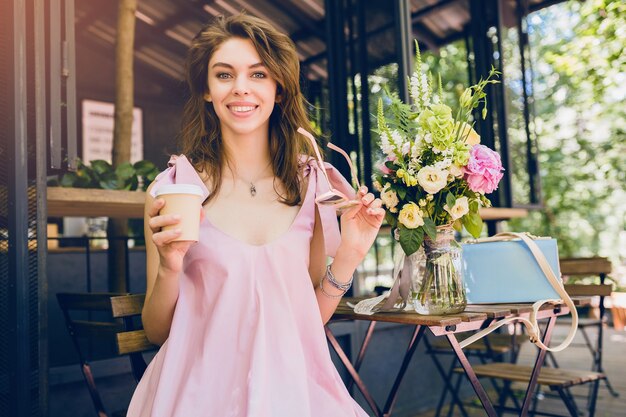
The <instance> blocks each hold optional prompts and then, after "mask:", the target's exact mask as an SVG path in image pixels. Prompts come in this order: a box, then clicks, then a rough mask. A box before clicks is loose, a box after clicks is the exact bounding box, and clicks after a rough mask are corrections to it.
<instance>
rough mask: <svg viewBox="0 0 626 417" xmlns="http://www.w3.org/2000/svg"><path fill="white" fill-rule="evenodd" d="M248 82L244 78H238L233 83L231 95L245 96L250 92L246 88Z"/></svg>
mask: <svg viewBox="0 0 626 417" xmlns="http://www.w3.org/2000/svg"><path fill="white" fill-rule="evenodd" d="M247 81H248V80H246V79H245V77H239V78H237V80H236V81H235V85H234V86H233V94H235V95H246V94H248V93H249V92H250V89H249V87H248V82H247Z"/></svg>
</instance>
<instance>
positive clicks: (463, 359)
mask: <svg viewBox="0 0 626 417" xmlns="http://www.w3.org/2000/svg"><path fill="white" fill-rule="evenodd" d="M446 337H447V338H448V341H449V342H450V346H451V347H452V350H454V353H455V355H456V358H457V359H458V360H459V363H460V364H461V366H462V367H463V370H464V371H465V375H467V378H468V379H469V382H470V384H472V388H474V392H475V393H476V395H477V396H478V399H479V400H480V402H481V403H482V405H483V408H484V409H485V412H486V413H487V415H488V416H489V417H497V416H498V414H497V413H496V410H495V408H493V404H492V403H491V401H490V400H489V397H488V396H487V393H486V392H485V389H484V388H483V386H482V385H481V384H480V381H479V380H478V377H477V376H476V373H475V372H474V369H473V368H472V364H470V362H469V360H468V359H467V356H465V352H463V349H461V346H460V345H459V341H458V340H457V339H456V336H455V335H454V334H453V333H448V334H446Z"/></svg>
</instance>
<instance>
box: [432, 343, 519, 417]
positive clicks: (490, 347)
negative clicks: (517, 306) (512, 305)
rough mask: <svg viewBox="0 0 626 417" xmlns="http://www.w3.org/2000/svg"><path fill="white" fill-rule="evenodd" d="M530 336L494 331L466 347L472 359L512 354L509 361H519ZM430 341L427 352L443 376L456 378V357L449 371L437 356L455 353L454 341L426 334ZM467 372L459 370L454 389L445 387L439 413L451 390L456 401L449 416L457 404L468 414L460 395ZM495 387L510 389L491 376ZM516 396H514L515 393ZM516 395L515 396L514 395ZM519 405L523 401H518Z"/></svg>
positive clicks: (486, 360)
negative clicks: (524, 342)
mask: <svg viewBox="0 0 626 417" xmlns="http://www.w3.org/2000/svg"><path fill="white" fill-rule="evenodd" d="M526 339H527V338H525V337H522V336H521V335H509V334H497V333H495V334H490V335H489V336H487V337H485V338H483V339H480V340H477V341H476V342H474V343H472V344H471V345H469V346H467V347H465V349H464V352H465V354H466V356H467V358H468V359H469V358H470V357H475V358H477V359H478V360H479V361H480V363H482V364H487V363H489V362H492V361H500V362H501V361H503V360H504V359H505V355H507V354H508V355H509V358H508V360H509V363H515V362H516V361H517V355H518V354H519V350H520V346H521V344H522V342H523V340H526ZM425 343H426V353H428V354H430V355H432V357H433V361H434V363H435V366H436V367H437V369H438V371H439V373H440V374H441V376H442V377H443V378H445V379H447V380H448V381H452V375H453V374H454V366H455V365H456V363H455V361H452V363H451V364H450V368H449V369H448V372H447V373H445V371H444V369H443V365H442V364H441V362H440V361H439V359H438V358H437V355H442V354H443V355H452V354H454V352H453V350H452V348H451V347H450V343H449V342H448V341H447V340H446V339H444V338H436V339H435V340H434V341H432V342H431V341H429V340H427V339H426V338H425ZM463 378H464V375H461V374H457V378H456V381H455V383H454V386H452V384H450V389H448V388H447V387H444V389H443V391H442V392H441V395H440V397H439V402H438V403H437V409H436V410H435V414H434V415H435V417H439V416H440V415H441V412H442V411H443V406H444V404H445V403H446V397H447V395H448V394H451V395H452V401H451V402H450V407H449V408H448V413H447V415H448V416H451V415H453V412H454V409H455V407H459V411H460V412H461V414H462V415H463V416H464V417H467V416H468V413H467V411H465V407H464V406H463V403H462V401H460V400H459V398H458V393H459V389H460V387H461V382H462V381H463ZM491 383H492V385H493V388H494V389H495V391H496V392H497V393H498V395H502V390H503V389H504V390H506V389H507V387H506V386H505V387H501V386H498V385H496V384H495V383H494V381H493V380H491ZM513 398H514V397H513ZM514 399H515V398H514ZM516 405H519V404H517V403H516Z"/></svg>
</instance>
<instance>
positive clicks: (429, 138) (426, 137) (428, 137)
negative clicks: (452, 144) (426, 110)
mask: <svg viewBox="0 0 626 417" xmlns="http://www.w3.org/2000/svg"><path fill="white" fill-rule="evenodd" d="M424 142H426V143H433V136H432V135H431V134H430V133H426V134H425V135H424Z"/></svg>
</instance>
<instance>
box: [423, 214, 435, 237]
mask: <svg viewBox="0 0 626 417" xmlns="http://www.w3.org/2000/svg"><path fill="white" fill-rule="evenodd" d="M422 229H424V232H426V234H427V235H428V237H429V238H431V239H432V240H435V238H436V237H437V226H436V225H435V222H434V221H433V219H431V218H430V217H426V218H425V219H424V226H422Z"/></svg>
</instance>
